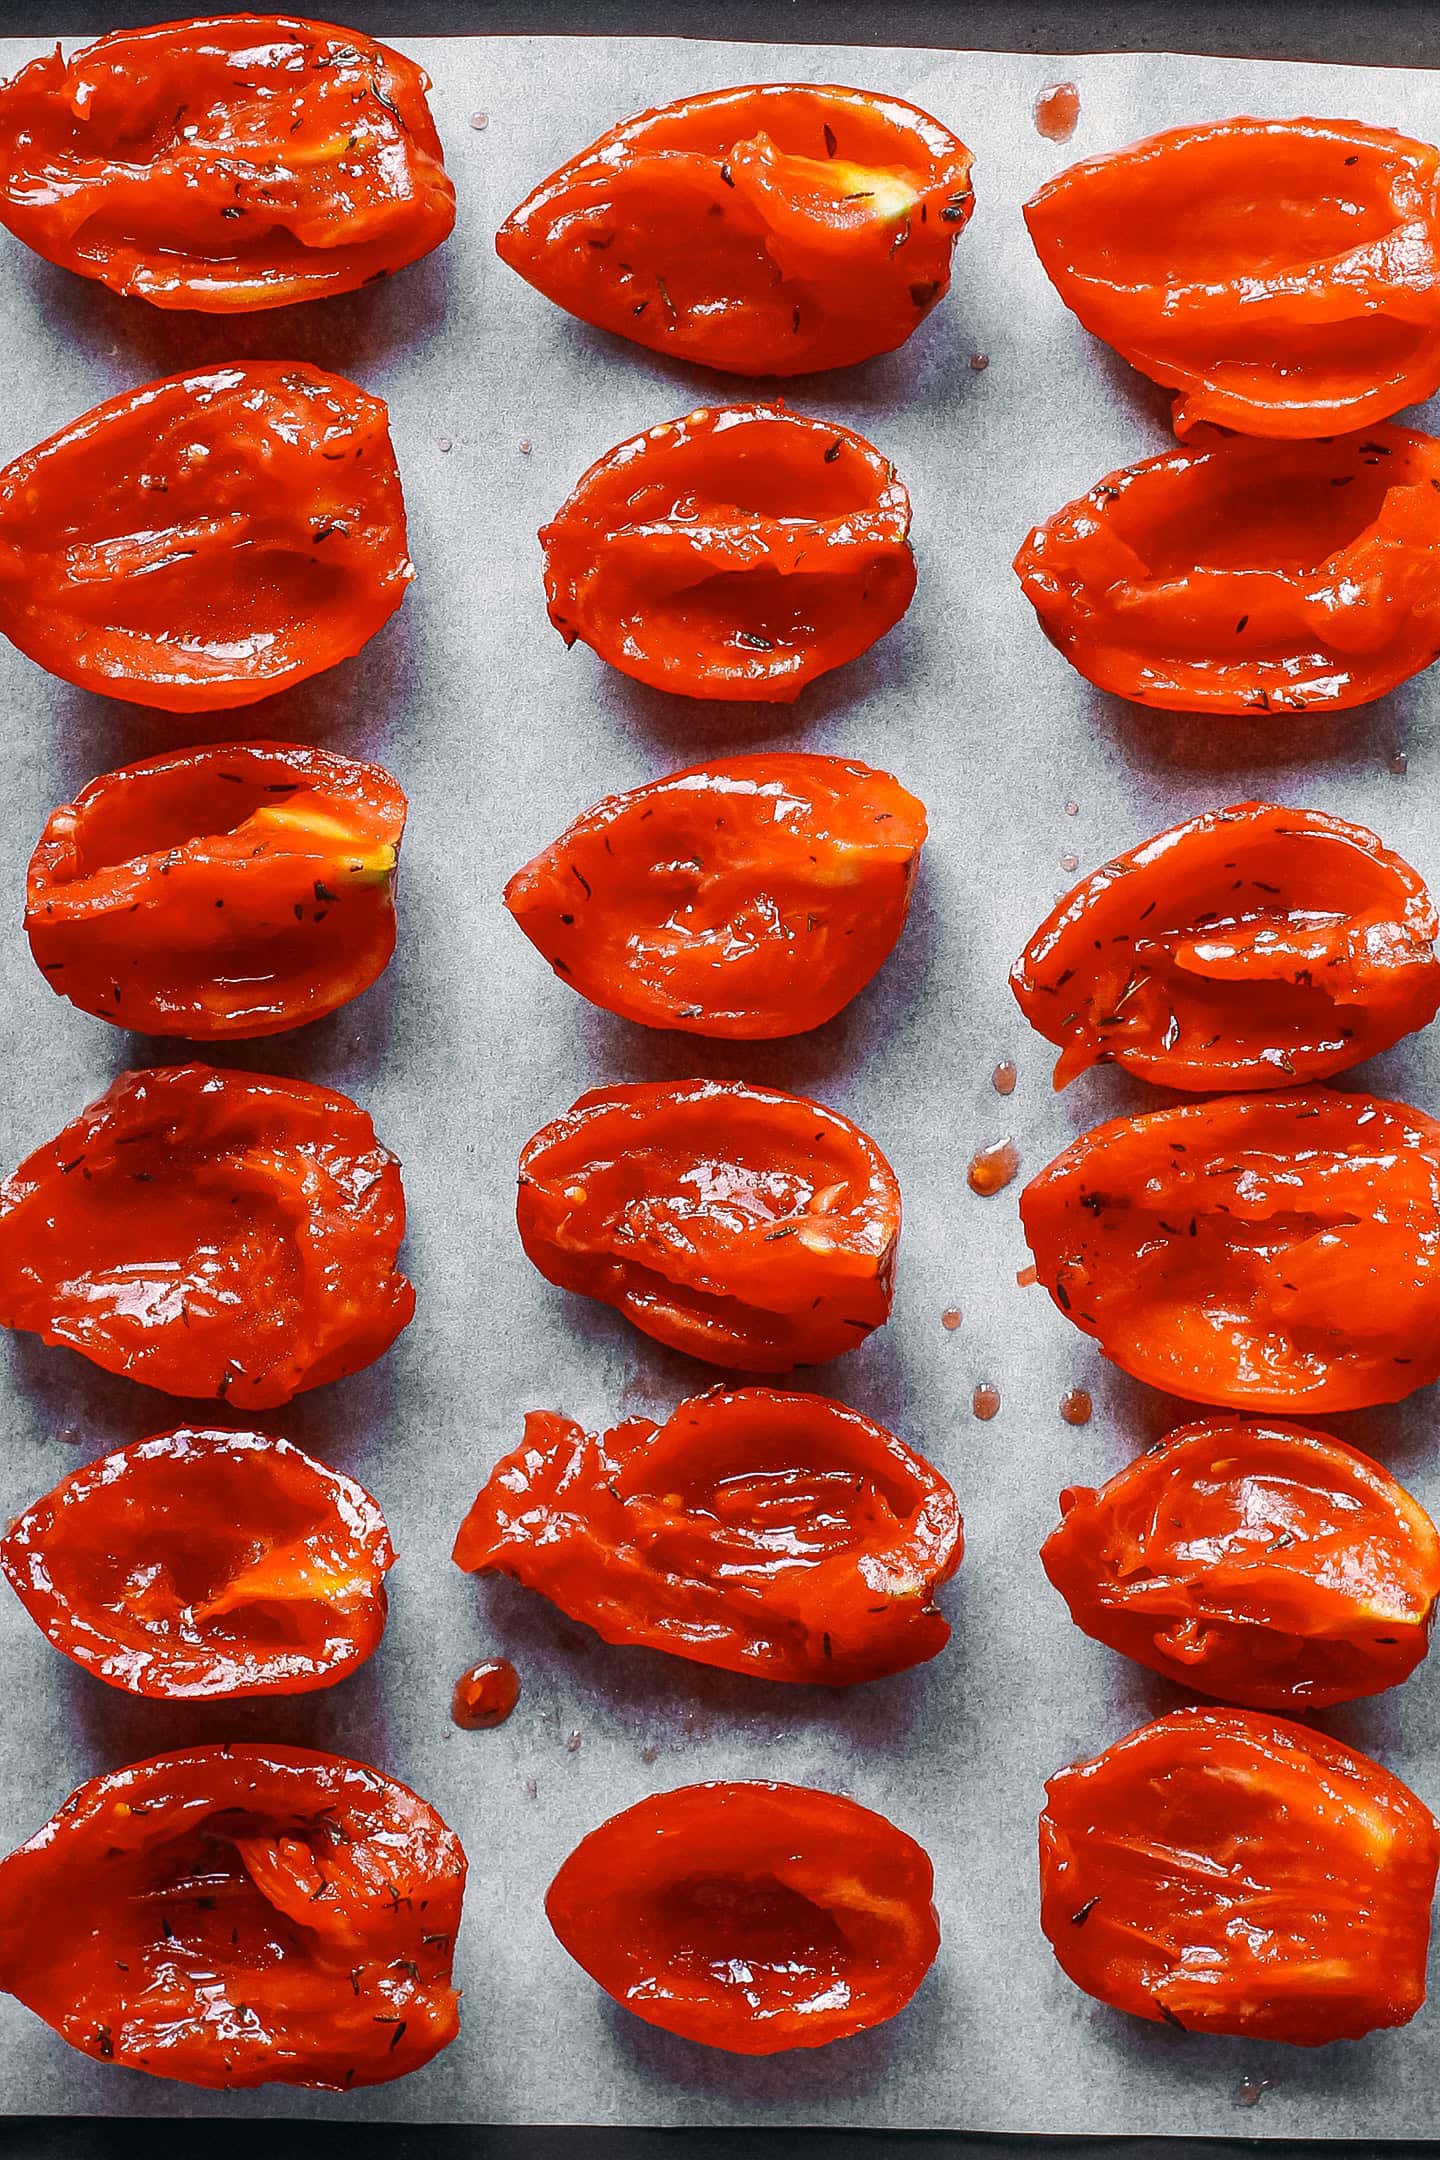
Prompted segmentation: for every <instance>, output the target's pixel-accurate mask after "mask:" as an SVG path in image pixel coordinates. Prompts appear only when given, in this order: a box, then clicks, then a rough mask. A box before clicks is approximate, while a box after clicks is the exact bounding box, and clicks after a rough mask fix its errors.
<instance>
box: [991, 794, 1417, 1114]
mask: <svg viewBox="0 0 1440 2160" xmlns="http://www.w3.org/2000/svg"><path fill="white" fill-rule="evenodd" d="M1437 930H1440V924H1437V921H1436V913H1435V903H1434V901H1433V900H1432V899H1431V897H1430V893H1429V891H1428V889H1427V888H1426V886H1425V883H1424V881H1423V879H1422V878H1421V876H1420V873H1419V872H1418V871H1417V870H1412V868H1411V867H1410V865H1409V863H1407V862H1405V861H1404V860H1403V859H1402V858H1401V857H1400V856H1398V855H1394V854H1392V853H1391V852H1390V850H1389V849H1388V848H1386V847H1382V845H1381V843H1380V841H1379V840H1378V839H1377V838H1376V837H1375V835H1374V833H1372V832H1369V831H1367V830H1366V828H1365V827H1364V826H1363V825H1351V824H1349V823H1348V822H1347V821H1346V820H1345V819H1344V818H1337V817H1329V816H1327V815H1326V813H1325V812H1324V811H1323V810H1291V809H1287V808H1286V807H1285V806H1284V805H1283V804H1280V803H1266V802H1248V803H1236V804H1235V805H1234V806H1233V807H1232V808H1230V809H1228V810H1206V811H1202V812H1201V814H1200V815H1199V816H1198V817H1193V818H1187V819H1186V821H1185V823H1184V824H1183V825H1172V826H1171V827H1170V829H1169V830H1168V831H1167V832H1162V833H1157V834H1156V835H1155V837H1154V839H1153V840H1146V841H1143V842H1142V843H1141V845H1140V846H1139V847H1135V848H1130V849H1127V850H1126V852H1125V853H1124V854H1121V855H1116V856H1114V857H1113V858H1112V859H1111V861H1109V862H1107V863H1105V864H1104V865H1102V867H1101V868H1100V869H1099V870H1097V871H1095V872H1094V873H1093V875H1091V876H1090V877H1088V878H1085V879H1083V880H1082V881H1081V883H1080V884H1078V885H1077V886H1076V887H1075V889H1074V891H1073V892H1070V893H1067V894H1066V895H1065V897H1064V898H1063V899H1062V900H1061V901H1060V902H1059V903H1058V905H1057V906H1056V907H1055V908H1054V909H1053V910H1052V911H1051V913H1050V914H1049V915H1048V916H1047V917H1046V919H1045V921H1044V922H1043V923H1042V924H1041V925H1040V928H1039V929H1038V930H1037V931H1036V932H1035V935H1034V936H1033V937H1032V938H1031V940H1030V942H1029V944H1028V945H1027V946H1026V948H1025V950H1024V952H1023V953H1022V954H1021V955H1020V958H1019V959H1018V960H1017V961H1016V963H1015V965H1014V967H1013V968H1012V969H1011V971H1010V987H1011V989H1012V990H1013V991H1014V993H1015V996H1016V998H1017V999H1018V1000H1019V1004H1020V1009H1021V1011H1022V1012H1023V1013H1024V1015H1025V1017H1026V1019H1027V1020H1028V1021H1029V1022H1030V1025H1031V1026H1032V1027H1033V1028H1036V1029H1038V1031H1039V1032H1040V1034H1042V1035H1043V1036H1045V1037H1046V1038H1047V1040H1049V1041H1050V1042H1052V1043H1056V1044H1058V1045H1059V1046H1060V1052H1061V1054H1060V1059H1059V1062H1058V1064H1057V1065H1056V1067H1055V1085H1056V1086H1057V1087H1064V1086H1066V1085H1067V1083H1068V1082H1069V1081H1071V1080H1073V1079H1074V1078H1075V1076H1076V1074H1077V1073H1082V1072H1084V1071H1085V1070H1086V1069H1087V1068H1088V1067H1089V1066H1091V1065H1095V1064H1108V1063H1112V1062H1113V1063H1114V1064H1117V1065H1123V1066H1124V1067H1125V1069H1126V1070H1127V1072H1133V1073H1136V1074H1138V1075H1139V1077H1140V1078H1141V1079H1142V1080H1153V1081H1156V1082H1158V1083H1159V1084H1160V1085H1161V1086H1163V1087H1173V1088H1194V1089H1225V1088H1253V1087H1265V1086H1273V1085H1274V1084H1275V1083H1276V1082H1277V1081H1278V1082H1280V1083H1281V1084H1282V1085H1283V1084H1284V1082H1285V1081H1288V1080H1323V1079H1326V1078H1328V1077H1329V1076H1330V1075H1331V1074H1333V1073H1337V1072H1341V1071H1343V1070H1344V1068H1345V1067H1346V1066H1347V1065H1356V1064H1359V1062H1360V1061H1361V1059H1362V1058H1369V1057H1374V1056H1375V1055H1376V1054H1377V1052H1379V1051H1381V1050H1388V1049H1389V1048H1390V1046H1391V1045H1392V1044H1393V1043H1397V1042H1399V1041H1400V1039H1401V1037H1402V1036H1404V1035H1407V1034H1409V1033H1410V1032H1411V1031H1412V1030H1413V1029H1417V1028H1422V1027H1428V1026H1429V1024H1430V1022H1431V1021H1432V1020H1433V1019H1434V1017H1435V1013H1436V1010H1437V1008H1440V961H1437V959H1436V956H1435V949H1434V947H1435V938H1436V934H1437Z"/></svg>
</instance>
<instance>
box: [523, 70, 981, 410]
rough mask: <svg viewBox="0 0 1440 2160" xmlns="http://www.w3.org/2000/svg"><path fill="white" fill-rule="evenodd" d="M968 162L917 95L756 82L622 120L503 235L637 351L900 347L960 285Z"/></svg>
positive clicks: (762, 352)
mask: <svg viewBox="0 0 1440 2160" xmlns="http://www.w3.org/2000/svg"><path fill="white" fill-rule="evenodd" d="M970 163H971V159H970V152H969V151H968V150H967V149H966V148H965V145H964V144H963V143H962V142H960V141H958V140H957V138H956V137H955V136H954V135H952V134H951V133H950V131H949V129H948V128H944V127H942V126H941V125H940V123H939V121H938V120H932V119H931V117H930V115H929V114H928V113H924V112H921V111H920V109H919V108H918V106H915V105H907V104H906V103H905V102H904V100H903V99H901V98H893V97H878V96H876V95H875V94H874V93H873V92H871V91H868V90H843V89H838V88H836V87H835V86H834V85H833V84H829V83H826V84H812V83H746V84H742V85H741V86H740V87H739V88H738V89H734V90H708V91H705V92H702V93H701V94H700V95H699V96H697V97H689V98H681V99H678V100H677V101H676V103H675V104H673V105H666V106H663V107H662V108H661V109H660V110H659V111H658V112H643V113H640V114H638V115H637V116H636V118H635V119H633V120H625V121H622V122H621V123H620V125H619V126H617V127H613V128H611V129H610V131H609V133H608V134H606V135H602V136H601V137H600V139H599V141H598V142H594V143H592V144H591V145H590V147H589V149H588V150H582V151H581V152H580V153H579V155H578V156H577V157H573V158H571V160H570V162H569V163H568V164H567V165H562V166H561V168H560V170H559V171H558V172H555V173H552V174H551V175H550V178H549V179H548V180H545V181H542V183H541V185H540V186H539V187H538V188H536V189H535V191H534V193H533V194H531V195H528V196H527V197H526V199H525V201H524V202H523V203H521V205H520V207H519V209H518V210H515V211H512V213H511V215H510V216H509V217H508V218H507V219H506V220H505V223H504V224H503V225H502V226H501V228H500V230H499V232H498V233H497V234H496V236H495V245H496V248H497V249H498V250H499V253H500V256H501V259H502V260H503V261H505V262H507V263H509V265H510V267H511V269H512V270H518V271H519V273H520V275H521V277H523V278H525V279H526V280H527V281H528V282H529V283H530V284H531V285H533V286H534V287H535V288H536V290H537V291H538V292H542V293H544V295H545V297H546V299H547V300H553V301H555V303H556V304H557V306H559V307H563V308H567V309H568V310H569V312H570V313H571V314H572V315H578V316H579V317H580V319H581V321H582V322H588V323H594V324H596V325H597V327H598V328H600V329H601V330H611V331H614V332H615V334H616V335H617V336H618V337H624V338H629V339H630V340H631V341H632V343H634V344H636V345H646V346H648V347H649V348H650V349H651V350H652V351H653V352H662V353H667V354H669V355H671V356H672V357H674V358H675V359H679V360H690V361H693V362H695V363H696V364H697V365H699V366H701V367H710V368H718V369H719V370H721V372H722V373H725V374H731V375H807V374H810V373H811V372H812V371H814V370H816V369H819V368H835V367H849V366H851V365H852V364H853V363H854V362H855V361H858V360H868V359H870V358H871V357H872V356H873V355H874V354H876V353H882V352H891V351H893V349H894V348H895V347H896V346H897V345H903V344H904V342H905V340H906V338H908V337H909V335H910V333H911V331H912V330H913V329H914V328H915V326H916V325H917V323H919V322H921V321H923V319H924V318H925V316H926V315H927V314H928V313H929V312H930V309H931V308H932V307H933V306H934V305H935V303H936V301H937V300H938V299H940V297H941V295H942V294H943V293H944V292H945V291H946V290H947V288H948V286H949V283H950V256H951V253H952V251H953V248H954V245H955V241H956V240H957V239H958V237H959V235H960V232H961V229H962V228H963V226H964V225H965V223H966V221H967V219H968V218H969V216H970V212H971V211H972V209H973V208H974V206H975V198H974V193H973V190H972V189H971V186H970Z"/></svg>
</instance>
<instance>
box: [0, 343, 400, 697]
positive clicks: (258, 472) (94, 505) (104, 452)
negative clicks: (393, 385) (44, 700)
mask: <svg viewBox="0 0 1440 2160" xmlns="http://www.w3.org/2000/svg"><path fill="white" fill-rule="evenodd" d="M157 528H158V529H157ZM405 547H406V543H405V501H404V497H403V495H402V494H401V490H400V475H399V472H398V471H397V469H396V465H395V452H394V450H393V448H392V447H391V442H390V434H389V416H388V414H387V412H386V409H385V406H384V404H383V403H382V402H381V400H380V399H379V398H375V397H371V396H370V395H369V394H368V392H366V391H364V390H360V389H357V387H356V386H355V384H354V383H350V382H346V381H345V380H344V378H343V377H341V376H339V375H327V374H325V373H324V372H323V371H322V370H321V369H320V368H315V367H311V366H310V365H309V364H308V362H304V361H296V360H288V361H276V360H245V361H239V362H236V363H235V364H234V365H233V366H228V367H213V368H203V369H197V370H196V371H195V372H194V373H193V374H188V375H171V376H168V377H167V378H166V379H165V380H164V381H162V382H153V383H147V384H145V385H144V386H143V387H142V388H140V389H138V390H127V391H125V392H123V394H122V395H121V396H119V397H114V398H110V399H109V400H107V402H106V403H105V404H103V405H97V406H96V407H95V409H94V410H93V412H88V413H84V414H82V415H81V417H80V418H79V419H78V420H75V421H72V422H71V424H70V426H69V427H67V428H62V429H61V430H60V432H59V433H58V434H56V435H52V436H50V437H49V438H48V439H47V440H46V441H45V442H42V443H39V444H37V445H36V447H35V448H34V449H33V450H27V451H26V452H25V454H24V455H23V456H22V457H18V458H16V459H14V460H13V462H12V463H11V464H9V465H7V466H6V467H5V468H4V470H3V471H0V632H3V633H4V635H5V636H6V637H7V638H9V640H10V642H11V644H12V645H16V646H18V647H19V649H20V651H21V652H23V653H25V654H27V655H28V656H29V658H30V659H32V660H35V661H38V662H39V664H40V666H41V667H43V668H47V669H48V670H49V672H50V673H51V674H52V675H58V676H60V677H61V678H62V680H63V681H65V682H71V683H75V684H77V685H78V686H79V688H80V689H82V690H98V691H100V692H102V693H103V694H104V695H105V696H107V697H115V698H124V699H127V700H128V701H129V702H130V703H132V704H140V705H158V706H160V707H162V708H163V709H164V710H165V711H167V712H214V711H218V710H222V709H225V708H228V707H231V706H235V705H249V704H252V703H253V702H254V700H255V699H256V698H262V697H270V696H272V695H273V694H274V693H275V692H276V691H279V690H286V689H289V688H290V687H291V686H292V685H293V684H295V683H298V682H304V681H305V680H306V678H307V677H309V676H311V675H318V674H320V673H321V672H322V671H323V670H324V669H325V668H330V667H334V666H335V664H336V662H337V661H340V660H345V659H348V658H349V657H350V656H351V654H353V653H357V652H359V650H360V648H361V646H362V645H364V644H365V643H366V642H367V641H368V640H369V639H370V638H372V637H373V636H374V634H375V632H376V631H377V630H378V629H379V628H380V627H381V625H382V624H383V623H384V622H385V621H387V620H388V618H389V617H390V616H391V615H393V614H394V612H395V610H396V608H398V607H399V605H400V603H401V601H402V600H403V599H404V597H405V589H406V586H407V585H408V584H409V582H410V579H411V578H412V577H413V576H414V570H413V567H412V565H411V562H410V558H409V556H408V555H407V553H406V551H405Z"/></svg>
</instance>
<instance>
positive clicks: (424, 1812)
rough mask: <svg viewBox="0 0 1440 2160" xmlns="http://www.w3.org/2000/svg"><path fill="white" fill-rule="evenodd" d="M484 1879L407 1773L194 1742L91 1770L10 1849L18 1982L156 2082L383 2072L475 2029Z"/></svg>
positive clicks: (372, 2080)
mask: <svg viewBox="0 0 1440 2160" xmlns="http://www.w3.org/2000/svg"><path fill="white" fill-rule="evenodd" d="M464 1888H465V1855H464V1852H463V1851H462V1850H461V1846H460V1840H459V1839H458V1838H457V1837H456V1835H455V1833H454V1831H453V1830H450V1829H449V1828H447V1826H446V1825H445V1823H443V1822H442V1821H441V1819H440V1817H439V1816H438V1815H437V1814H436V1812H435V1810H434V1808H432V1807H430V1806H429V1805H428V1804H427V1803H426V1802H425V1801H424V1800H421V1799H420V1798H419V1797H418V1796H417V1795H416V1794H415V1793H413V1792H411V1791H410V1790H409V1789H408V1787H406V1786H404V1785H401V1784H398V1783H397V1782H396V1780H395V1779H394V1778H389V1777H386V1776H384V1775H383V1774H382V1773H381V1772H380V1771H378V1770H371V1769H368V1768H366V1766H365V1765H364V1764H363V1763H355V1762H346V1761H344V1760H342V1758H341V1757H339V1756H337V1755H322V1754H317V1753H315V1752H314V1751H313V1750H312V1749H310V1748H293V1747H276V1746H272V1745H270V1744H269V1743H268V1742H267V1743H266V1744H265V1745H263V1746H250V1745H243V1744H239V1745H234V1746H226V1747H195V1748H187V1749H185V1750H183V1751H182V1752H180V1753H178V1754H173V1755H157V1756H155V1757H154V1759H153V1760H152V1761H149V1762H140V1763H132V1764H130V1766H129V1767H128V1768H127V1769H124V1770H112V1771H111V1772H110V1773H109V1775H108V1776H105V1777H97V1778H91V1780H90V1781H89V1783H88V1784H86V1785H82V1786H81V1787H80V1788H79V1790H78V1791H77V1792H73V1793H72V1794H71V1795H70V1798H69V1799H68V1800H67V1801H66V1802H65V1803H64V1805H63V1806H62V1807H61V1808H60V1809H59V1810H58V1811H57V1812H56V1813H55V1814H54V1815H52V1816H51V1818H50V1820H49V1822H48V1823H46V1824H45V1826H44V1828H43V1829H41V1830H37V1831H36V1833H35V1835H34V1837H32V1838H31V1839H30V1840H29V1842H28V1843H27V1844H24V1845H22V1846H21V1847H20V1848H19V1850H18V1851H16V1852H13V1853H11V1854H10V1856H9V1858H8V1859H7V1860H4V1861H0V1987H3V1988H4V1989H5V1990H6V1991H7V1992H8V1993H9V1994H11V1995H15V1996H17V1997H18V1998H19V2000H20V2001H21V2002H23V2003H24V2004H25V2005H26V2006H27V2008H29V2009H31V2010H33V2011H35V2013H36V2014H37V2016H39V2017H42V2018H44V2020H45V2022H46V2024H47V2025H50V2026H52V2027H53V2028H54V2030H55V2031H56V2032H58V2033H59V2034H60V2036H61V2038H62V2039H64V2040H68V2041H69V2043H70V2045H71V2047H74V2048H79V2049H80V2051H81V2052H82V2053H83V2054H86V2055H92V2056H94V2057H96V2058H97V2059H98V2060H99V2061H102V2062H115V2063H121V2064H123V2065H124V2066H125V2068H126V2069H129V2070H148V2071H149V2072H150V2074H151V2076H152V2077H165V2078H176V2079H179V2080H180V2081H181V2082H183V2083H184V2084H187V2085H207V2086H212V2087H234V2086H245V2085H267V2084H282V2085H320V2086H326V2087H332V2088H337V2089H338V2088H341V2087H344V2088H347V2089H348V2088H349V2087H350V2086H352V2085H383V2084H386V2083H388V2082H389V2080H390V2079H391V2078H397V2077H404V2076H406V2075H407V2074H408V2073H409V2072H410V2071H411V2070H418V2069H419V2068H420V2066H421V2064H422V2063H426V2062H428V2061H429V2060H430V2058H431V2056H432V2055H436V2054H438V2053H439V2051H440V2049H441V2048H443V2047H448V2046H449V2044H450V2042H451V2041H452V2040H453V2039H454V2038H455V2035H456V2033H457V2032H458V2031H459V2029H460V2017H459V1998H458V1996H457V1994H456V1991H455V1989H454V1988H453V1987H452V1986H451V1984H450V1967H451V1961H452V1959H453V1956H454V1944H455V1930H456V1929H457V1927H458V1926H459V1924H460V1902H461V1897H462V1894H463V1892H464ZM42 1913H43V1915H44V1925H43V1926H40V1927H37V1925H36V1916H37V1915H38V1914H42Z"/></svg>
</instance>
